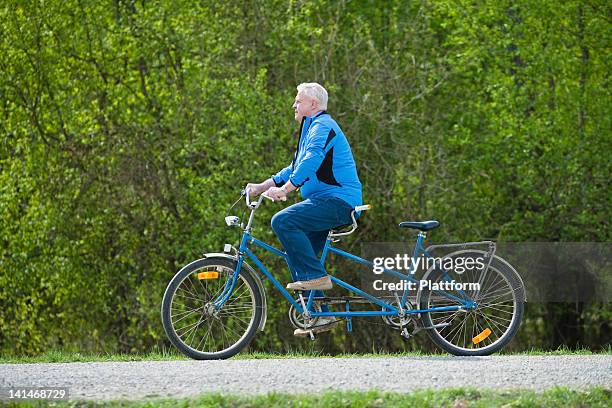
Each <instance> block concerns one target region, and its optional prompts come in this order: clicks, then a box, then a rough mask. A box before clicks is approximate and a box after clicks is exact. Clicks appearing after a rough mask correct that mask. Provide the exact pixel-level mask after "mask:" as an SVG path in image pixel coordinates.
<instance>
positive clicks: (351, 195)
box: [272, 111, 361, 207]
mask: <svg viewBox="0 0 612 408" xmlns="http://www.w3.org/2000/svg"><path fill="white" fill-rule="evenodd" d="M272 179H273V180H274V182H275V183H276V185H277V186H281V185H283V184H285V183H286V182H287V180H289V181H291V184H293V185H294V186H296V187H300V192H301V194H302V198H305V199H306V198H319V197H337V198H339V199H341V200H344V201H346V202H347V203H348V204H349V205H350V206H351V207H356V206H358V205H361V182H360V181H359V177H358V176H357V168H356V167H355V160H354V159H353V153H352V152H351V147H350V146H349V144H348V140H347V139H346V136H344V133H342V130H340V127H339V126H338V124H337V123H336V121H335V120H333V119H332V117H331V115H330V114H329V113H327V112H325V111H322V112H319V113H318V114H317V115H315V116H314V117H312V118H310V117H304V119H302V125H301V127H300V136H299V139H298V147H297V151H296V152H295V156H294V158H293V162H292V163H291V165H289V166H287V167H285V168H284V169H282V170H281V171H279V172H278V173H276V174H275V175H274V176H272Z"/></svg>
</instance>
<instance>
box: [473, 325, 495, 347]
mask: <svg viewBox="0 0 612 408" xmlns="http://www.w3.org/2000/svg"><path fill="white" fill-rule="evenodd" d="M490 334H491V329H488V328H487V329H484V330H483V331H482V333H480V334H479V335H478V336H476V337H474V338H473V339H472V342H474V344H478V343H480V342H481V341H483V340H484V339H486V338H487V337H489V335H490Z"/></svg>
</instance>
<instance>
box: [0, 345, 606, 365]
mask: <svg viewBox="0 0 612 408" xmlns="http://www.w3.org/2000/svg"><path fill="white" fill-rule="evenodd" d="M497 355H507V356H561V355H563V356H565V355H612V349H611V348H610V346H608V348H607V349H604V350H602V351H599V352H593V351H591V350H588V349H575V350H570V349H568V348H566V347H562V348H559V349H556V350H539V349H531V350H526V351H522V352H515V353H510V352H501V353H498V354H497ZM442 356H449V354H446V353H423V352H419V351H411V352H403V353H384V352H379V353H366V354H357V353H355V354H350V353H346V354H337V355H331V354H323V353H320V352H317V351H316V350H308V351H301V350H289V351H288V352H286V353H265V352H250V353H240V354H238V355H237V356H235V357H233V358H234V359H237V360H261V359H291V358H315V357H316V358H385V357H442ZM167 360H188V358H186V357H184V356H183V355H182V354H180V353H179V352H178V351H175V350H174V349H169V350H161V351H152V352H150V353H142V354H114V353H103V354H95V353H91V354H86V353H71V352H66V351H61V350H53V351H48V352H46V353H42V354H39V355H36V356H0V364H9V363H74V362H102V361H167Z"/></svg>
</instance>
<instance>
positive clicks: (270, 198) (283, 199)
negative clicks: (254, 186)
mask: <svg viewBox="0 0 612 408" xmlns="http://www.w3.org/2000/svg"><path fill="white" fill-rule="evenodd" d="M261 195H262V196H263V197H264V198H267V199H268V200H270V201H272V202H273V203H275V202H276V201H277V200H275V199H273V198H272V197H270V196H267V195H265V194H263V193H262V194H261ZM280 201H287V197H283V198H281V199H280Z"/></svg>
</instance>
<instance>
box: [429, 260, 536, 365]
mask: <svg viewBox="0 0 612 408" xmlns="http://www.w3.org/2000/svg"><path fill="white" fill-rule="evenodd" d="M473 255H474V253H473V252H470V253H466V252H462V251H460V252H459V253H456V254H451V257H454V258H455V259H456V258H457V257H466V256H473ZM476 256H478V254H476ZM481 273H482V269H480V270H476V271H475V272H465V273H462V274H457V273H453V271H452V270H451V271H449V270H440V269H437V270H434V271H432V273H431V275H430V276H429V277H428V279H427V280H428V281H429V282H431V283H432V284H431V285H430V286H431V287H432V288H424V289H423V293H422V294H421V296H420V304H419V308H420V309H423V310H426V309H432V308H443V307H449V306H458V305H461V304H462V303H463V300H464V299H471V300H474V301H475V302H476V307H474V308H468V309H467V310H447V311H432V312H428V313H423V315H422V316H421V319H422V323H423V326H424V327H425V328H426V331H427V334H429V337H430V338H431V339H432V340H433V342H434V343H435V344H436V345H437V346H439V347H441V348H442V349H444V350H446V351H447V352H449V353H451V354H454V355H458V356H486V355H489V354H492V353H495V352H496V351H499V350H500V349H501V348H502V347H504V346H505V345H506V344H508V342H509V341H510V340H511V339H512V338H513V337H514V335H515V334H516V332H517V331H518V328H519V326H520V324H521V320H522V318H523V311H524V300H525V288H524V287H523V284H522V281H521V279H520V277H519V276H518V275H517V274H516V272H515V271H514V270H513V269H512V268H511V267H510V266H509V265H508V264H507V263H506V262H505V261H503V260H501V258H498V257H494V258H493V260H492V262H491V265H490V267H489V269H488V270H487V272H486V274H485V275H484V280H482V279H481ZM450 280H455V281H456V282H458V283H478V282H479V281H481V280H482V283H481V285H480V291H479V292H478V293H477V292H476V290H470V289H467V290H435V286H434V285H433V284H435V283H440V282H445V281H450Z"/></svg>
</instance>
